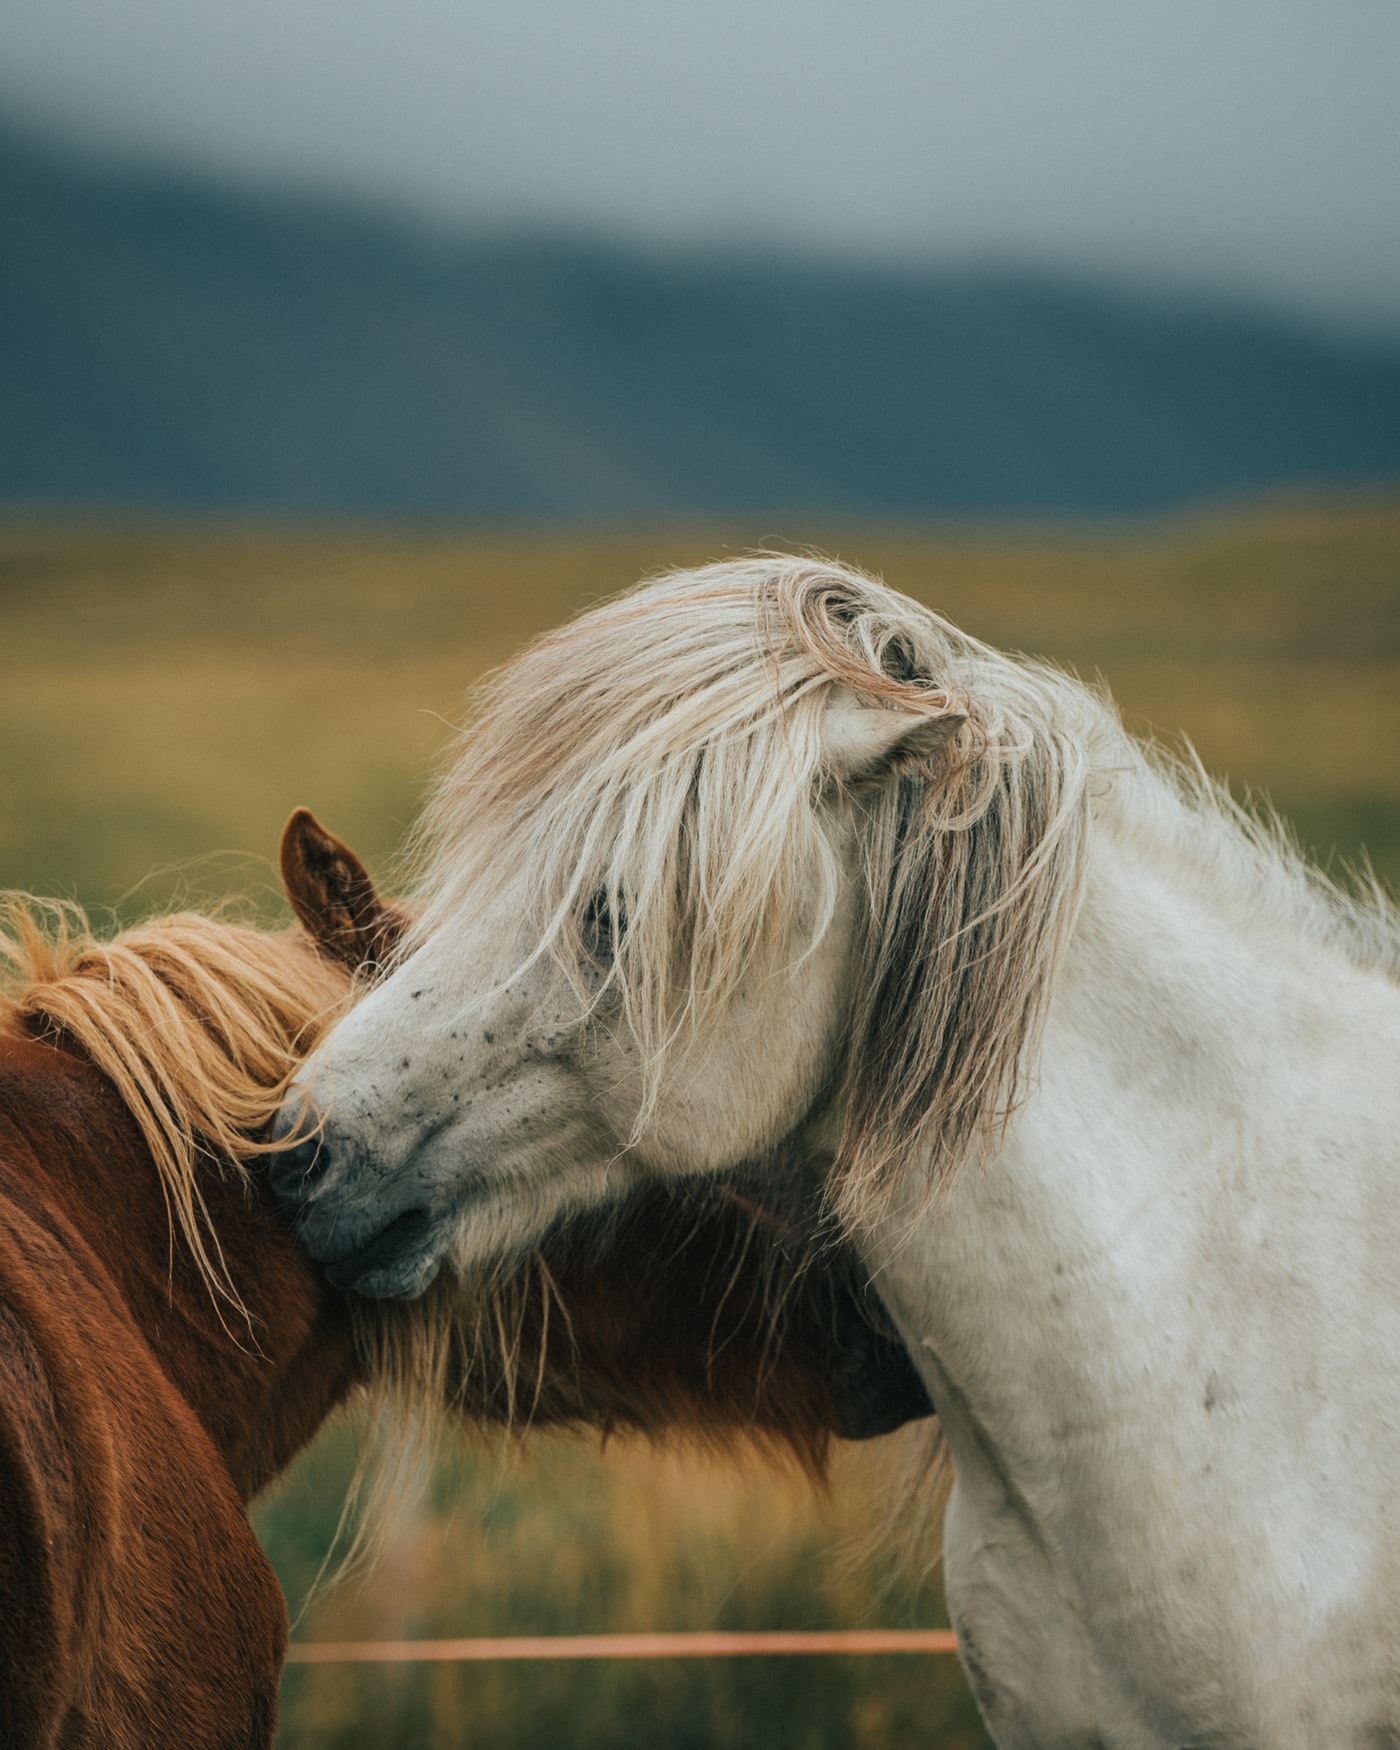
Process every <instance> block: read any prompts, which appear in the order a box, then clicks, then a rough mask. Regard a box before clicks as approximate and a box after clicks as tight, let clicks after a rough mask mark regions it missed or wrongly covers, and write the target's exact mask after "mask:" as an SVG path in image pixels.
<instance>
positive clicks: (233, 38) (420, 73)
mask: <svg viewBox="0 0 1400 1750" xmlns="http://www.w3.org/2000/svg"><path fill="white" fill-rule="evenodd" d="M0 107H4V108H6V109H8V110H9V111H10V112H11V113H12V114H13V115H15V116H17V117H22V118H29V119H31V120H37V121H42V122H44V123H46V124H48V125H49V127H50V131H52V129H53V127H54V126H57V127H58V128H60V129H62V130H64V131H69V132H82V133H84V134H86V135H87V136H88V137H89V138H93V139H97V140H100V141H104V142H112V143H116V144H124V143H129V144H133V145H139V146H141V147H143V148H145V149H150V148H156V149H157V150H159V151H164V152H168V153H172V154H176V155H178V156H179V157H181V158H183V159H187V160H194V161H197V162H199V163H202V164H207V165H213V166H217V167H227V168H229V169H233V170H236V171H238V172H240V173H244V174H246V173H253V174H255V175H256V176H258V177H259V178H263V179H267V178H272V179H276V180H291V181H296V182H299V183H302V184H307V183H310V184H314V185H330V186H333V187H335V188H337V189H341V190H352V191H364V192H366V193H370V194H373V195H375V196H378V197H384V196H387V197H389V198H391V199H393V200H396V201H404V200H407V201H411V202H413V203H414V204H416V205H418V206H419V207H426V208H428V209H431V210H433V211H435V212H439V213H444V214H447V215H449V216H452V217H458V216H460V217H462V218H466V219H470V220H473V221H476V220H483V219H484V220H489V221H493V222H495V221H501V220H505V221H509V222H516V221H523V222H527V223H533V222H538V221H557V220H563V221H566V222H568V223H569V224H571V225H572V226H575V227H577V226H583V227H599V228H606V229H608V230H611V231H623V232H626V233H629V234H642V235H645V236H649V237H663V238H668V239H678V240H686V241H690V240H697V239H700V240H708V239H712V238H719V239H726V240H729V239H739V240H743V241H748V242H752V241H759V242H771V243H778V244H786V243H797V244H800V245H803V246H806V247H816V248H818V249H822V250H833V249H839V250H843V251H872V250H873V251H878V252H880V253H882V254H885V255H890V254H894V255H916V256H919V257H921V258H935V259H954V260H965V259H967V258H968V257H969V256H973V257H978V258H987V257H992V258H995V259H998V260H1003V261H1006V260H1010V261H1024V262H1031V263H1037V264H1045V265H1051V266H1058V265H1066V264H1067V265H1070V266H1073V267H1078V268H1089V269H1093V270H1105V269H1107V270H1110V271H1114V272H1127V273H1132V274H1135V275H1143V274H1146V275H1149V276H1151V277H1153V278H1156V279H1161V278H1167V279H1170V280H1172V281H1174V282H1178V283H1181V282H1184V283H1186V284H1190V285H1203V286H1207V287H1212V286H1213V287H1221V288H1226V289H1230V290H1237V291H1245V292H1248V293H1262V294H1263V295H1265V296H1266V297H1268V298H1270V299H1271V300H1273V301H1274V302H1277V303H1284V304H1290V305H1294V306H1302V307H1305V308H1308V309H1312V310H1317V311H1322V312H1327V313H1331V314H1333V315H1343V316H1349V317H1360V318H1362V319H1363V320H1368V321H1369V320H1375V319H1376V318H1380V319H1382V320H1384V321H1385V322H1386V324H1387V325H1388V326H1397V327H1400V0H859V3H837V0H701V3H698V4H697V3H696V0H684V3H679V0H493V3H492V4H490V5H485V4H481V3H480V0H393V4H392V5H391V4H387V3H385V0H236V3H228V0H226V3H222V4H215V3H207V0H3V5H0Z"/></svg>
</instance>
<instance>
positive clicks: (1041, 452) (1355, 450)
mask: <svg viewBox="0 0 1400 1750" xmlns="http://www.w3.org/2000/svg"><path fill="white" fill-rule="evenodd" d="M1396 478H1400V341H1397V343H1396V344H1394V345H1389V346H1387V345H1385V344H1381V343H1366V342H1362V341H1357V340H1347V339H1343V338H1338V337H1329V336H1327V335H1326V334H1324V333H1322V332H1320V331H1314V330H1312V329H1309V328H1308V327H1306V326H1304V325H1302V324H1291V323H1289V322H1287V321H1285V320H1283V319H1280V318H1276V317H1269V316H1265V315H1262V314H1257V313H1254V312H1250V311H1245V310H1240V309H1229V310H1227V309H1215V308H1207V307H1201V306H1193V307H1187V306H1183V305H1182V304H1180V303H1170V302H1167V301H1160V302H1154V301H1152V300H1151V299H1149V298H1147V297H1145V296H1133V295H1129V294H1126V293H1122V292H1113V291H1108V290H1096V289H1092V288H1088V287H1085V286H1082V285H1075V284H1066V283H1057V282H1053V281H1051V280H1048V279H1045V278H1038V279H1037V278H1031V277H1021V278H1018V277H1015V276H1013V275H1008V274H991V273H988V274H974V273H958V274H952V273H947V274H940V273H935V272H933V271H915V270H913V269H910V270H906V271H900V270H896V269H892V268H888V267H877V266H873V265H872V266H869V267H859V266H839V267H838V266H832V265H823V264H814V263H811V262H804V261H799V260H796V259H790V258H779V257H773V258H770V259H759V258H754V257H739V256H736V255H727V256H726V255H722V254H712V255H702V254H695V253H692V254H689V255H667V254H659V253H658V254H647V253H645V252H642V251H639V250H629V249H627V248H625V247H622V246H612V245H605V244H602V243H596V242H595V243H589V242H585V241H579V240H571V239H567V238H555V239H549V238H535V239H506V238H494V239H493V238H484V237H476V238H472V237H464V238H454V239H446V238H443V237H441V236H437V235H435V234H432V233H430V232H428V231H427V230H426V229H423V230H415V229H414V228H413V227H412V226H411V225H410V224H409V223H408V222H407V221H402V222H400V221H398V220H396V219H395V218H393V217H392V216H390V215H386V214H383V213H379V212H375V211H368V210H364V211H362V210H357V209H353V208H350V207H348V206H337V205H336V204H334V203H333V202H331V201H329V200H324V201H322V200H312V199H306V200H294V199H291V198H282V197H278V196H274V195H264V194H255V193H249V192H240V191H238V190H235V189H232V188H228V187H224V186H221V185H219V184H216V183H214V182H203V181H200V180H198V179H196V178H194V177H192V176H186V177H177V176H175V175H173V174H171V175H162V174H159V173H156V172H152V171H147V170H138V169H135V168H125V169H123V168H110V167H103V166H101V165H98V164H96V163H94V162H90V161H84V160H82V159H80V158H78V157H76V156H65V155H64V154H62V153H61V152H59V151H57V150H54V149H52V148H50V147H47V146H44V145H40V144H37V143H36V142H34V141H33V140H31V139H28V138H26V137H24V136H23V135H20V134H16V133H14V132H0V503H9V504H12V505H41V506H42V505H48V506H75V505H109V506H131V507H142V508H165V507H168V508H179V509H210V510H231V509H255V510H272V511H285V512H296V513H336V512H354V513H361V514H371V515H373V514H391V515H399V514H405V515H413V514H429V515H446V516H453V515H486V516H506V517H508V516H517V515H518V516H551V517H569V516H633V515H653V514H673V513H682V514H702V515H703V514H707V513H717V512H728V513H735V512H759V513H770V512H780V511H788V512H805V513H810V512H821V513H829V514H832V515H840V514H884V513H893V514H896V515H908V516H924V515H931V514H948V513H952V514H969V513H971V514H1005V513H1012V514H1052V515H1053V514H1061V513H1068V514H1083V513H1097V512H1122V511H1145V510H1155V509H1159V508H1166V507H1170V506H1174V505H1179V504H1183V503H1186V502H1192V501H1200V500H1203V499H1215V498H1222V497H1232V496H1239V495H1243V494H1249V493H1254V492H1258V491H1260V490H1266V489H1272V488H1277V487H1282V486H1289V485H1297V484H1356V483H1362V482H1371V481H1380V480H1387V479H1389V480H1394V479H1396Z"/></svg>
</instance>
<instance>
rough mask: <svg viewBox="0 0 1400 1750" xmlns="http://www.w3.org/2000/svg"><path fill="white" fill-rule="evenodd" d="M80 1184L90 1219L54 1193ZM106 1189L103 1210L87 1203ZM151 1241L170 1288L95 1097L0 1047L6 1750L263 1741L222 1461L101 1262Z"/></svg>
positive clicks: (244, 1529)
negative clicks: (119, 1188) (120, 1188)
mask: <svg viewBox="0 0 1400 1750" xmlns="http://www.w3.org/2000/svg"><path fill="white" fill-rule="evenodd" d="M40 1137H41V1138H42V1139H43V1143H44V1146H43V1149H42V1152H41V1151H40V1150H39V1149H37V1148H36V1146H35V1144H36V1139H38V1138H40ZM143 1163H144V1167H143ZM83 1178H86V1181H87V1184H88V1187H89V1189H90V1190H91V1191H92V1192H93V1194H94V1195H93V1198H92V1204H91V1207H85V1206H84V1204H83V1203H79V1202H77V1201H76V1200H75V1199H74V1197H73V1195H72V1190H71V1187H72V1185H73V1184H74V1183H76V1182H78V1181H80V1180H82V1179H83ZM119 1181H120V1183H121V1184H123V1185H124V1187H125V1191H124V1195H123V1196H122V1198H121V1199H120V1200H117V1199H113V1198H112V1197H110V1196H104V1192H109V1191H110V1189H111V1188H112V1187H113V1186H114V1185H115V1184H117V1183H118V1182H119ZM94 1222H96V1223H97V1224H98V1225H99V1226H100V1227H102V1228H105V1229H106V1230H107V1231H106V1233H105V1234H104V1233H101V1232H94ZM152 1231H155V1232H157V1233H159V1234H160V1235H161V1236H162V1237H161V1241H160V1244H159V1249H158V1251H157V1253H156V1254H155V1256H154V1258H153V1259H152V1260H151V1263H152V1266H153V1267H158V1268H162V1269H163V1270H164V1271H165V1272H166V1273H167V1274H168V1272H169V1269H170V1241H169V1223H168V1219H167V1217H166V1215H165V1212H164V1208H163V1202H162V1198H161V1193H160V1187H159V1184H158V1182H157V1180H156V1178H155V1175H154V1173H153V1171H152V1170H151V1168H150V1165H149V1161H148V1159H147V1157H146V1156H145V1151H144V1149H143V1148H142V1146H141V1142H140V1138H139V1135H138V1134H137V1133H136V1131H135V1129H134V1126H132V1124H131V1121H130V1119H129V1117H128V1115H127V1114H126V1112H125V1110H124V1108H123V1107H122V1106H121V1104H120V1101H118V1100H117V1099H116V1097H115V1095H114V1094H113V1092H112V1090H111V1088H110V1086H109V1085H108V1084H107V1083H106V1082H105V1081H104V1080H103V1078H102V1077H100V1076H99V1075H98V1074H97V1073H96V1072H95V1071H94V1070H93V1069H92V1068H91V1067H90V1066H89V1065H87V1064H86V1063H84V1062H83V1061H81V1060H79V1059H77V1058H75V1057H73V1056H70V1055H69V1054H68V1053H65V1052H62V1051H58V1050H55V1049H54V1048H52V1047H50V1046H45V1045H39V1044H36V1043H34V1042H33V1041H29V1040H26V1039H24V1038H21V1037H16V1036H13V1035H6V1034H3V1033H0V1745H3V1746H5V1747H9V1746H15V1747H16V1750H19V1747H20V1746H24V1747H25V1750H28V1747H29V1746H33V1747H35V1750H47V1747H48V1746H51V1745H52V1746H58V1745H63V1746H70V1745H72V1746H77V1745H83V1746H87V1745H92V1746H94V1747H96V1746H99V1745H100V1746H102V1747H103V1750H125V1747H127V1746H130V1750H192V1747H193V1746H200V1747H205V1746H207V1747H209V1750H215V1747H218V1750H223V1747H225V1746H227V1747H228V1750H232V1747H234V1746H238V1747H239V1750H243V1747H245V1746H263V1745H267V1744H270V1743H271V1739H272V1729H273V1721H274V1718H275V1711H276V1688H277V1675H278V1672H279V1669H280V1666H281V1661H282V1653H283V1647H284V1645H285V1640H286V1612H285V1607H284V1605H283V1602H282V1597H281V1593H280V1592H279V1590H278V1587H277V1582H276V1579H275V1577H274V1575H273V1573H272V1569H271V1567H270V1565H269V1564H268V1562H267V1559H266V1557H265V1556H264V1555H263V1553H262V1551H261V1550H260V1549H259V1547H258V1545H257V1542H256V1540H255V1538H254V1537H253V1534H252V1531H251V1529H250V1528H249V1525H248V1522H247V1519H246V1517H245V1514H244V1509H243V1502H242V1500H241V1498H240V1496H239V1493H238V1490H237V1488H236V1487H235V1485H234V1482H233V1480H232V1478H231V1477H230V1475H229V1471H228V1468H227V1466H226V1465H225V1464H224V1463H223V1462H222V1461H221V1459H220V1457H219V1455H218V1453H217V1452H216V1451H215V1448H214V1446H213V1444H212V1442H211V1440H210V1438H209V1436H208V1434H207V1433H206V1432H205V1429H204V1428H203V1427H202V1426H201V1424H200V1422H199V1420H198V1418H197V1417H196V1415H195V1414H194V1412H193V1411H192V1410H191V1408H190V1406H189V1404H188V1403H187V1402H186V1401H185V1399H184V1397H183V1396H182V1395H181V1393H180V1392H179V1391H178V1390H177V1389H176V1387H175V1386H174V1385H173V1384H172V1383H171V1380H170V1379H169V1378H168V1377H167V1375H166V1373H165V1372H164V1371H163V1369H162V1367H161V1365H160V1363H159V1362H158V1361H157V1359H156V1356H155V1354H154V1352H153V1350H152V1348H151V1346H150V1345H149V1344H148V1342H147V1340H146V1338H145V1336H144V1335H143V1334H142V1331H141V1329H140V1328H139V1326H138V1325H137V1323H136V1322H135V1320H134V1318H133V1316H132V1313H131V1309H130V1307H129V1305H128V1301H127V1297H126V1294H125V1293H124V1291H123V1287H122V1286H121V1285H120V1284H119V1283H118V1282H117V1281H116V1280H115V1278H114V1276H113V1274H112V1272H111V1270H110V1269H109V1267H108V1265H107V1263H106V1262H105V1261H104V1254H110V1253H112V1252H114V1251H121V1252H124V1253H130V1252H139V1251H140V1250H141V1249H142V1246H143V1244H145V1243H146V1239H147V1237H148V1236H149V1234H150V1233H151V1232H152ZM114 1236H115V1237H119V1238H120V1240H121V1242H122V1243H121V1245H120V1246H114V1245H113V1244H112V1243H111V1242H112V1239H113V1238H114ZM104 1240H105V1242H106V1243H105V1244H104V1243H102V1242H103V1241H104ZM167 1311H168V1315H169V1316H170V1317H171V1318H174V1317H176V1313H175V1310H174V1308H173V1307H169V1306H168V1308H167ZM211 1362H212V1358H211Z"/></svg>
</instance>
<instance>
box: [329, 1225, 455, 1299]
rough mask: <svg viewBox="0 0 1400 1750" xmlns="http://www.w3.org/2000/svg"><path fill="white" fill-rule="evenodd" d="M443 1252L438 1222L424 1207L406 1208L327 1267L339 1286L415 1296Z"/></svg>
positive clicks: (376, 1295)
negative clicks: (361, 1243)
mask: <svg viewBox="0 0 1400 1750" xmlns="http://www.w3.org/2000/svg"><path fill="white" fill-rule="evenodd" d="M445 1255H446V1253H445V1249H444V1247H443V1244H442V1237H441V1229H440V1227H439V1225H438V1223H436V1222H435V1221H434V1219H433V1217H432V1216H431V1215H430V1214H429V1213H428V1211H427V1210H426V1209H407V1210H405V1211H404V1212H403V1214H402V1215H399V1216H396V1217H395V1218H394V1220H393V1221H391V1222H390V1223H389V1225H388V1226H387V1227H385V1228H382V1229H381V1230H380V1231H379V1232H378V1233H377V1234H375V1235H374V1236H373V1237H372V1238H371V1239H370V1240H369V1241H368V1242H367V1243H366V1244H365V1245H363V1246H361V1247H360V1248H359V1249H358V1250H357V1251H355V1252H352V1253H351V1254H350V1255H349V1256H348V1257H343V1258H336V1259H335V1260H334V1261H327V1262H326V1264H325V1271H326V1275H327V1277H328V1278H329V1279H330V1281H331V1282H332V1283H333V1284H334V1285H335V1286H336V1287H337V1288H344V1289H348V1290H350V1291H352V1292H353V1293H355V1294H361V1295H364V1296H366V1297H367V1298H368V1299H371V1300H413V1299H415V1298H416V1297H417V1296H418V1295H420V1294H422V1293H423V1291H424V1290H425V1289H426V1288H427V1287H428V1285H429V1284H430V1283H431V1282H432V1280H433V1278H434V1277H435V1276H436V1275H437V1273H438V1271H439V1270H440V1269H441V1268H442V1264H443V1259H444V1257H445Z"/></svg>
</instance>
